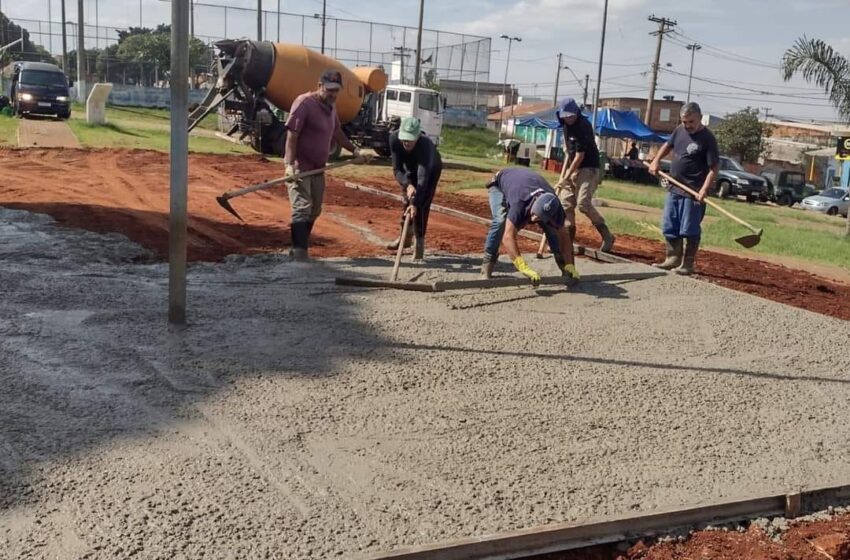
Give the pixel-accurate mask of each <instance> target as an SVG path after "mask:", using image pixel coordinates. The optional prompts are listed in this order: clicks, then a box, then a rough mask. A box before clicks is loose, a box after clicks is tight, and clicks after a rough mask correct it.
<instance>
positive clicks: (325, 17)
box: [322, 0, 328, 54]
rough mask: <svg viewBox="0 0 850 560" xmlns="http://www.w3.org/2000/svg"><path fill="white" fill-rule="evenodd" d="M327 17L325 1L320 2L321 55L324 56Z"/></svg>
mask: <svg viewBox="0 0 850 560" xmlns="http://www.w3.org/2000/svg"><path fill="white" fill-rule="evenodd" d="M327 17H328V3H327V0H322V54H325V21H326V19H327Z"/></svg>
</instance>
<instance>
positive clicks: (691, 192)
mask: <svg viewBox="0 0 850 560" xmlns="http://www.w3.org/2000/svg"><path fill="white" fill-rule="evenodd" d="M658 174H659V175H661V176H662V177H664V178H665V179H667V180H668V181H670V182H671V183H673V184H674V185H676V186H677V187H679V188H680V189H682V190H683V191H685V192H686V193H688V194H689V195H691V196H693V197H694V198H697V197H698V196H699V194H698V193H697V192H696V191H695V190H693V189H692V188H690V187H689V186H687V185H684V184H682V182H681V181H678V180H676V179H674V178H673V177H671V176H670V175H668V174H667V173H664V172H663V171H659V172H658ZM704 202H705V203H706V204H708V205H709V206H711V207H712V208H714V209H715V210H717V211H718V212H720V213H721V214H723V215H724V216H726V217H727V218H729V219H730V220H732V221H735V222H738V223H739V224H741V225H742V226H744V227H745V228H747V229H748V230H750V231H751V232H753V233H758V232H759V230H758V229H756V228H754V227H753V226H751V225H750V224H748V223H747V222H745V221H744V220H742V219H741V218H739V217H738V216H736V215H735V214H733V213H732V212H730V211H728V210H726V209H725V208H723V207H722V206H720V205H719V204H717V203H716V202H714V201H713V200H711V199H710V198H706V199H704Z"/></svg>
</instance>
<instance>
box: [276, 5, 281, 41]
mask: <svg viewBox="0 0 850 560" xmlns="http://www.w3.org/2000/svg"><path fill="white" fill-rule="evenodd" d="M277 42H278V43H280V0H277Z"/></svg>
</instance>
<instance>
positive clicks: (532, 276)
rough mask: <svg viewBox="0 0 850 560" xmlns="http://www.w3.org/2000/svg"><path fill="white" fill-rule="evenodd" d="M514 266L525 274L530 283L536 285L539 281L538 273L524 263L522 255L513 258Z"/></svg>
mask: <svg viewBox="0 0 850 560" xmlns="http://www.w3.org/2000/svg"><path fill="white" fill-rule="evenodd" d="M514 267H516V269H517V270H518V271H519V273H520V274H522V275H523V276H527V277H528V279H529V280H531V283H532V284H534V285H537V284H539V283H540V275H539V274H538V273H537V272H536V271H534V270H532V269H531V267H529V266H528V265H527V264H526V263H525V259H523V258H522V256H519V257H517V258H515V259H514Z"/></svg>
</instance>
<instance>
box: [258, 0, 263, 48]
mask: <svg viewBox="0 0 850 560" xmlns="http://www.w3.org/2000/svg"><path fill="white" fill-rule="evenodd" d="M262 40H263V0H257V41H262Z"/></svg>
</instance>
